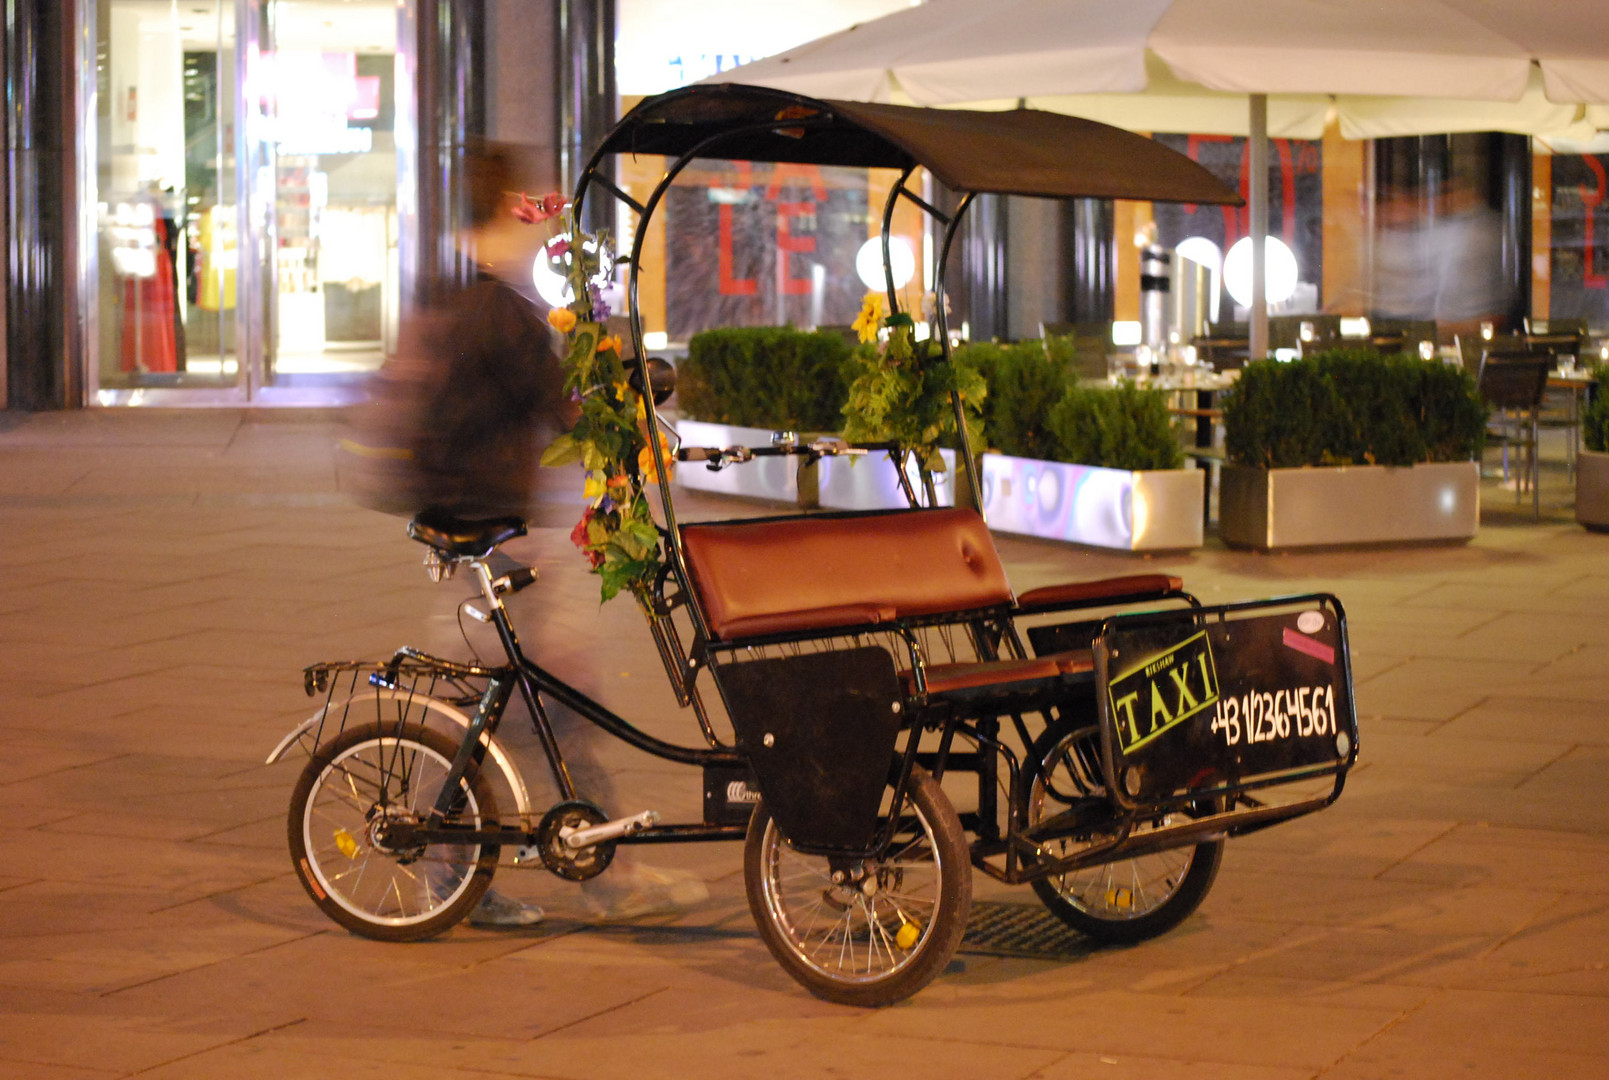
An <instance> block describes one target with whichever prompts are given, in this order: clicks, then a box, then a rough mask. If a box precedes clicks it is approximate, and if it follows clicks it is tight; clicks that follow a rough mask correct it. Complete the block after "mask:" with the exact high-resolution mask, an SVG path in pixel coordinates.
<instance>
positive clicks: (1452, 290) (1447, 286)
mask: <svg viewBox="0 0 1609 1080" xmlns="http://www.w3.org/2000/svg"><path fill="white" fill-rule="evenodd" d="M1422 210H1423V207H1422V204H1421V203H1420V201H1419V200H1418V199H1417V198H1416V197H1415V196H1414V195H1413V194H1412V193H1411V192H1407V191H1404V190H1402V189H1398V188H1393V189H1391V190H1389V191H1388V192H1387V193H1386V196H1385V198H1384V199H1382V200H1381V202H1380V203H1379V205H1378V206H1377V208H1376V211H1375V221H1376V233H1375V247H1374V286H1375V296H1374V302H1373V304H1372V307H1373V309H1374V311H1375V312H1376V313H1378V314H1379V315H1382V316H1388V317H1391V318H1402V319H1434V320H1435V321H1436V322H1437V323H1438V324H1440V325H1441V327H1442V328H1443V329H1445V330H1448V331H1450V332H1453V333H1458V334H1462V335H1466V336H1467V335H1468V334H1470V333H1471V332H1474V331H1477V330H1478V327H1479V325H1480V323H1482V322H1484V321H1487V320H1492V319H1494V318H1496V317H1497V316H1498V313H1499V312H1500V309H1501V307H1502V298H1503V297H1502V294H1503V287H1502V266H1503V262H1502V248H1503V223H1502V220H1501V218H1500V217H1499V216H1498V214H1497V212H1496V211H1495V210H1493V209H1492V208H1491V207H1490V206H1488V205H1487V203H1486V200H1485V199H1484V198H1482V196H1481V194H1480V192H1479V191H1477V190H1476V189H1475V187H1474V185H1472V184H1469V183H1467V182H1460V183H1458V184H1455V185H1454V186H1453V187H1452V188H1451V189H1450V190H1448V191H1446V192H1445V193H1443V194H1442V195H1440V196H1439V197H1438V198H1437V199H1436V202H1435V204H1434V213H1433V214H1432V216H1430V218H1429V219H1428V220H1427V219H1426V217H1425V215H1424V213H1423V212H1422Z"/></svg>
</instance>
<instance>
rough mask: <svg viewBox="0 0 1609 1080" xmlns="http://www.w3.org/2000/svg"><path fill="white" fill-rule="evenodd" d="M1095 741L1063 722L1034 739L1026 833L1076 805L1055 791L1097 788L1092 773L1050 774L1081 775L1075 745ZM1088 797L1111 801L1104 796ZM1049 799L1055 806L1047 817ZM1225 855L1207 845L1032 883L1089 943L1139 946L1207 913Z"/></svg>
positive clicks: (1214, 843) (1065, 844)
mask: <svg viewBox="0 0 1609 1080" xmlns="http://www.w3.org/2000/svg"><path fill="white" fill-rule="evenodd" d="M1094 737H1095V732H1094V730H1093V729H1092V728H1090V727H1088V726H1080V725H1075V724H1072V723H1068V722H1065V721H1063V722H1059V723H1054V724H1052V725H1051V726H1050V727H1048V728H1046V729H1045V731H1044V732H1043V733H1041V734H1040V736H1039V738H1037V739H1035V740H1034V745H1033V749H1032V750H1031V752H1030V753H1029V761H1028V768H1027V775H1026V776H1024V778H1023V779H1024V783H1023V801H1022V804H1021V805H1020V806H1019V808H1018V809H1019V814H1020V817H1019V820H1021V821H1022V823H1023V826H1024V828H1028V829H1031V828H1032V827H1033V826H1034V825H1035V824H1037V823H1038V822H1039V821H1041V820H1043V819H1044V818H1045V817H1047V816H1049V815H1050V814H1052V813H1056V812H1059V811H1061V810H1063V809H1065V808H1066V807H1067V805H1070V804H1068V803H1065V802H1063V801H1062V800H1061V799H1060V798H1058V797H1057V796H1056V795H1054V794H1051V793H1052V792H1055V791H1062V792H1066V791H1068V790H1069V788H1083V787H1088V786H1089V785H1090V781H1089V772H1090V770H1089V769H1088V767H1087V766H1084V767H1083V775H1082V776H1080V777H1079V778H1076V779H1075V778H1072V777H1069V780H1070V781H1071V782H1070V783H1067V784H1059V785H1058V784H1055V783H1047V781H1046V773H1047V772H1048V771H1051V770H1058V769H1062V770H1075V769H1080V768H1081V766H1080V764H1079V763H1078V761H1077V760H1076V759H1075V757H1074V755H1075V754H1076V753H1077V752H1078V747H1077V746H1076V745H1075V744H1076V743H1077V741H1078V740H1079V739H1092V738H1094ZM1084 797H1086V798H1090V799H1100V800H1101V801H1102V802H1104V796H1101V795H1099V794H1088V795H1085V796H1084ZM1050 800H1054V803H1053V805H1052V806H1051V808H1049V809H1048V810H1047V802H1049V801H1050ZM1056 844H1061V845H1062V848H1061V850H1064V851H1065V850H1069V849H1070V847H1071V846H1072V844H1071V842H1069V841H1065V840H1063V841H1051V842H1050V845H1056ZM1223 848H1224V842H1223V841H1222V840H1208V841H1205V842H1202V843H1199V844H1193V845H1186V846H1183V847H1177V848H1169V849H1167V850H1164V851H1159V852H1152V853H1147V854H1144V855H1136V856H1133V857H1130V858H1119V859H1115V860H1113V861H1112V862H1108V863H1102V864H1099V865H1096V866H1091V867H1086V868H1082V869H1079V870H1070V871H1067V872H1065V873H1061V874H1052V875H1051V876H1050V877H1047V878H1040V879H1039V880H1037V881H1035V882H1033V889H1034V893H1035V894H1036V895H1037V896H1038V897H1039V899H1040V901H1041V902H1042V903H1043V904H1044V905H1045V907H1047V908H1049V909H1050V911H1051V912H1052V913H1053V914H1055V915H1056V917H1057V918H1059V919H1061V920H1062V921H1063V922H1065V923H1066V924H1067V925H1068V926H1071V927H1072V928H1073V929H1074V930H1077V931H1078V932H1079V933H1081V934H1083V935H1085V936H1086V937H1089V938H1091V939H1093V940H1095V941H1098V942H1101V943H1102V944H1107V945H1132V944H1136V943H1138V942H1141V941H1146V940H1149V939H1150V938H1154V937H1157V936H1158V935H1160V934H1164V933H1166V932H1167V931H1169V930H1172V929H1173V928H1174V927H1176V926H1178V925H1179V924H1180V923H1181V922H1183V921H1184V920H1185V919H1186V918H1188V917H1189V916H1190V914H1191V913H1192V912H1194V911H1195V910H1196V908H1198V907H1200V906H1201V902H1202V901H1203V900H1204V899H1206V896H1207V892H1208V890H1210V889H1211V888H1212V883H1213V881H1214V880H1215V879H1216V878H1217V876H1218V867H1219V864H1220V863H1221V861H1222V859H1223Z"/></svg>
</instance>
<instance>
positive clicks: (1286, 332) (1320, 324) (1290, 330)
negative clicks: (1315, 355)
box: [1268, 315, 1341, 353]
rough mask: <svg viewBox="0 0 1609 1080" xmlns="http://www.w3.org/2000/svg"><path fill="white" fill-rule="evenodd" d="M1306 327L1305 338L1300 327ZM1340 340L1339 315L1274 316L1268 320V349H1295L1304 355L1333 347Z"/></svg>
mask: <svg viewBox="0 0 1609 1080" xmlns="http://www.w3.org/2000/svg"><path fill="white" fill-rule="evenodd" d="M1304 324H1305V325H1306V326H1307V337H1306V338H1305V339H1304V338H1303V337H1302V327H1303V325H1304ZM1340 338H1341V317H1340V316H1339V315H1276V316H1274V317H1273V318H1271V319H1269V320H1268V347H1269V348H1270V349H1297V350H1299V351H1301V352H1304V353H1309V352H1317V351H1319V350H1320V349H1328V348H1331V347H1333V346H1334V345H1335V344H1336V342H1338V341H1339V340H1340Z"/></svg>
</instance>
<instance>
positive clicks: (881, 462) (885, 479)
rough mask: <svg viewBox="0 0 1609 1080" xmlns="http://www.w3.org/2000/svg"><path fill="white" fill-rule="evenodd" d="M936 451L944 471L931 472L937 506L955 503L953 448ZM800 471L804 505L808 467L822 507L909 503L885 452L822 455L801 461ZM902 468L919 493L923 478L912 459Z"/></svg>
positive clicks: (874, 507) (892, 506) (858, 507)
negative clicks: (813, 460)
mask: <svg viewBox="0 0 1609 1080" xmlns="http://www.w3.org/2000/svg"><path fill="white" fill-rule="evenodd" d="M939 454H940V455H941V456H942V457H943V458H944V471H943V472H940V473H934V474H933V490H934V494H936V495H937V496H938V505H939V506H954V505H955V476H956V468H957V466H956V461H955V451H954V450H940V451H939ZM799 471H800V476H801V478H802V480H803V486H804V488H805V491H804V492H803V494H804V498H803V499H801V502H802V503H804V504H805V505H810V492H809V487H810V482H809V479H808V476H809V474H810V473H811V471H814V473H815V478H816V503H815V505H818V506H820V507H821V508H822V509H824V510H899V509H901V508H903V507H906V506H909V505H910V504H909V502H907V500H906V498H905V493H904V492H903V491H901V490H900V486H899V472H898V470H896V469H895V468H894V463H893V462H891V461H890V460H889V459H888V455H887V454H883V453H876V454H867V455H865V456H862V457H831V458H822V459H821V460H820V461H819V462H817V463H816V464H815V465H801V467H800V470H799ZM905 472H906V474H907V475H908V476H909V477H910V479H911V486H912V487H913V488H914V489H915V490H916V491H917V492H918V493H920V492H921V491H922V479H921V474H920V472H919V470H918V469H917V467H916V462H915V461H914V460H908V461H907V462H906V465H905Z"/></svg>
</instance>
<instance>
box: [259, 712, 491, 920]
mask: <svg viewBox="0 0 1609 1080" xmlns="http://www.w3.org/2000/svg"><path fill="white" fill-rule="evenodd" d="M457 752H458V743H457V742H455V741H454V740H453V739H451V738H449V737H448V736H446V735H444V734H442V733H440V732H438V731H433V730H431V729H429V728H426V727H424V726H422V725H420V724H415V723H406V724H401V725H393V724H386V725H378V724H368V725H364V726H362V727H357V728H352V729H350V730H348V731H346V732H344V733H342V734H341V735H340V736H338V737H337V738H335V739H333V740H331V741H330V742H329V744H328V745H326V746H324V747H321V748H320V749H319V750H318V752H317V753H315V754H314V755H313V757H312V759H311V760H309V761H308V763H307V766H306V767H305V768H304V769H303V770H302V775H301V776H300V777H299V778H298V780H297V782H296V788H295V790H294V791H293V792H292V794H291V802H290V811H289V814H288V816H287V822H286V824H287V833H288V839H289V842H290V853H291V863H292V865H293V866H294V867H295V869H296V875H297V877H298V879H299V880H300V881H301V883H302V887H303V888H304V889H306V890H307V894H308V896H310V897H312V899H313V902H314V903H315V904H317V905H318V907H319V909H320V910H321V911H323V912H324V914H325V915H327V916H329V917H330V918H331V919H333V920H334V921H335V922H337V923H339V924H340V925H341V926H344V927H346V928H347V929H348V930H350V931H352V932H353V933H355V934H360V935H362V936H363V937H367V938H373V939H375V940H377V941H422V940H424V939H426V938H432V937H435V936H437V935H439V934H441V933H444V932H445V931H446V930H448V929H449V928H451V927H452V926H453V925H454V924H455V923H457V922H458V921H459V920H460V919H462V918H463V917H464V916H465V915H467V914H468V913H469V912H470V911H471V910H472V909H473V908H474V907H475V905H476V904H478V903H479V902H480V899H481V897H482V896H484V895H485V893H486V890H487V888H488V887H489V886H490V885H491V883H492V874H493V873H494V872H495V870H496V868H497V858H498V853H499V848H498V846H497V845H495V844H478V845H474V844H469V845H463V844H457V845H448V844H435V845H429V846H424V847H421V848H419V849H417V850H413V851H401V852H393V851H386V850H385V849H384V848H383V846H382V845H380V844H379V843H378V842H377V839H376V835H375V828H376V825H377V823H378V822H379V821H381V820H384V819H385V818H386V817H391V818H393V819H397V818H402V819H405V820H418V819H419V818H420V817H421V816H422V814H423V813H425V812H428V811H429V809H430V807H432V806H433V805H434V803H435V801H436V797H437V794H438V793H439V792H440V790H441V781H442V780H444V779H445V777H446V773H447V770H448V769H449V768H450V767H451V764H452V761H453V758H454V757H455V755H456V754H457ZM467 780H468V782H467V783H466V784H464V785H463V788H464V799H463V803H462V808H461V810H460V811H459V812H458V813H456V814H455V815H453V816H451V817H450V818H449V819H448V820H449V822H451V823H456V824H462V825H468V826H472V827H485V826H492V825H495V824H496V822H497V800H496V797H495V796H494V795H493V793H492V788H491V784H490V783H489V782H488V781H487V779H486V777H485V776H484V774H483V773H482V772H481V771H480V770H478V769H477V770H474V771H473V772H471V774H470V775H469V777H468V778H467Z"/></svg>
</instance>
